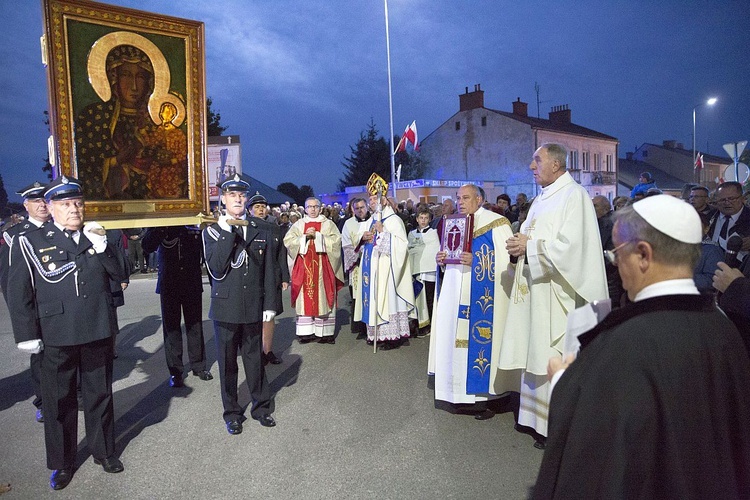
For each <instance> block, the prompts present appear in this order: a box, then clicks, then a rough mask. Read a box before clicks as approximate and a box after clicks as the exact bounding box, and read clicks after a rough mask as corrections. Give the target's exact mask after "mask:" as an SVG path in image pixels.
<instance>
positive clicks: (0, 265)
mask: <svg viewBox="0 0 750 500" xmlns="http://www.w3.org/2000/svg"><path fill="white" fill-rule="evenodd" d="M36 229H37V226H36V224H34V223H33V222H31V221H30V220H28V219H27V220H25V221H21V222H19V223H18V224H14V225H12V226H11V227H9V228H8V229H7V230H5V231H3V235H2V236H3V237H2V238H0V288H2V290H3V297H5V303H6V304H7V303H8V271H9V268H10V247H11V245H13V243H14V242H15V241H16V240H17V239H18V235H19V234H24V233H27V232H29V231H34V230H36Z"/></svg>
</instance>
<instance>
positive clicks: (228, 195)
mask: <svg viewBox="0 0 750 500" xmlns="http://www.w3.org/2000/svg"><path fill="white" fill-rule="evenodd" d="M221 202H222V203H224V206H225V207H227V215H229V216H231V217H233V218H235V219H239V218H241V217H242V216H243V215H244V214H245V204H246V203H247V193H246V192H244V191H226V192H225V193H223V194H222V195H221Z"/></svg>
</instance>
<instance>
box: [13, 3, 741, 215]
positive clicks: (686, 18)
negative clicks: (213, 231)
mask: <svg viewBox="0 0 750 500" xmlns="http://www.w3.org/2000/svg"><path fill="white" fill-rule="evenodd" d="M111 3H112V4H116V5H120V6H125V7H131V8H137V9H140V10H148V11H152V12H156V13H160V14H165V15H171V16H176V17H181V18H186V19H192V20H198V21H202V22H204V23H205V25H206V86H207V95H208V96H211V97H212V98H213V101H214V109H215V110H216V111H219V112H220V113H221V116H222V124H223V125H225V126H228V127H229V128H228V130H227V131H226V134H233V135H239V136H240V138H241V144H242V148H243V158H242V167H243V171H244V172H246V173H248V174H250V175H251V176H253V177H255V178H257V179H259V180H260V181H262V182H265V183H266V184H269V185H271V186H272V187H276V186H277V185H278V184H279V183H281V182H287V181H288V182H293V183H295V184H297V185H302V184H309V185H311V186H312V187H313V188H314V189H315V191H316V193H318V194H322V193H330V192H333V191H334V190H335V188H336V185H337V183H338V180H339V179H340V178H341V177H342V176H343V167H342V166H341V163H342V161H344V159H345V157H347V156H348V155H349V154H350V146H353V145H354V144H355V143H356V142H357V140H358V138H359V136H360V133H361V132H362V131H363V130H365V129H366V128H367V125H368V123H369V122H370V120H371V119H372V120H373V121H374V122H375V124H376V126H377V128H378V130H379V132H380V134H381V135H383V136H385V137H388V135H389V117H388V80H387V73H386V41H385V21H384V9H383V1H382V0H356V1H341V0H327V1H325V2H323V1H300V0H276V1H273V2H271V1H263V2H259V1H253V0H227V1H224V0H217V1H214V2H205V1H191V0H183V1H180V2H176V1H167V0H117V1H113V2H111ZM388 8H389V14H390V16H389V20H390V41H391V68H392V81H393V112H394V131H395V133H396V134H399V135H400V134H401V133H402V132H403V130H404V127H405V126H406V125H408V124H409V123H411V121H412V120H416V121H417V126H418V130H419V136H420V137H425V136H427V135H428V134H429V133H430V132H432V131H433V130H435V129H436V128H437V127H438V126H440V125H441V124H442V123H443V122H445V121H446V120H448V119H449V118H450V117H451V116H452V115H453V114H454V113H456V112H457V111H458V95H459V94H461V93H463V92H464V88H465V87H469V88H470V89H473V88H474V85H475V84H481V87H482V89H483V90H484V91H485V106H486V107H488V108H491V109H497V110H502V111H511V110H512V108H511V102H512V101H514V100H516V98H518V97H520V98H521V100H522V101H525V102H528V103H529V114H530V115H532V116H536V114H537V104H536V93H535V90H534V84H535V82H538V84H539V86H540V87H541V94H540V99H541V101H542V104H541V107H540V110H541V113H540V114H541V117H542V118H546V117H547V114H548V112H549V110H550V108H551V107H552V106H557V105H562V104H567V105H569V107H570V109H571V110H572V120H573V122H574V123H576V124H578V125H582V126H584V127H588V128H591V129H594V130H596V131H598V132H602V133H604V134H607V135H611V136H614V137H616V138H617V139H618V140H619V141H620V149H619V151H620V157H624V156H625V153H626V152H629V151H633V150H634V149H635V147H637V146H639V145H641V144H643V143H646V142H649V143H656V144H661V143H662V141H663V140H665V139H674V140H677V141H678V142H682V143H683V144H684V145H685V147H686V148H688V149H690V148H691V145H692V124H693V122H692V112H693V107H694V106H696V105H698V104H701V103H703V102H705V100H706V99H707V98H709V97H717V98H718V102H717V103H716V104H715V105H714V106H713V107H707V106H699V107H698V109H697V134H696V138H697V141H696V142H697V148H698V149H699V150H700V151H701V152H708V153H711V154H715V155H719V156H725V153H724V151H723V149H722V144H724V143H727V142H735V141H741V140H749V139H750V90H749V89H750V59H749V58H750V50H749V49H750V37H749V36H748V35H747V29H746V25H747V21H746V18H745V16H747V11H748V2H747V0H743V1H718V2H710V1H704V0H695V1H687V2H686V1H675V0H663V1H660V2H646V1H637V0H627V1H603V2H602V1H596V2H594V1H590V0H583V1H558V2H549V3H543V2H517V1H504V0H474V1H467V0H389V2H388ZM0 26H1V27H2V29H0V40H2V43H1V44H0V47H1V48H0V67H2V71H1V72H0V122H1V123H2V133H1V134H0V174H1V175H2V177H3V180H4V182H5V188H6V190H7V191H8V194H9V195H10V198H11V199H12V200H15V201H17V200H18V197H16V196H15V195H12V193H13V192H14V191H16V190H17V189H20V188H21V187H23V186H25V185H27V184H29V183H30V182H32V181H34V180H44V174H43V173H42V171H41V167H42V165H43V161H44V158H45V156H46V148H47V146H46V144H47V143H46V137H47V135H48V131H47V129H46V126H45V125H44V123H43V112H44V110H46V109H47V108H48V98H47V84H46V78H45V72H44V68H43V66H42V64H41V60H40V49H39V37H40V35H41V34H42V14H41V2H40V1H38V0H24V1H20V2H13V1H10V0H0ZM531 154H532V151H529V157H530V156H531ZM727 163H729V158H728V157H727ZM489 177H491V176H488V179H487V180H491V179H490V178H489Z"/></svg>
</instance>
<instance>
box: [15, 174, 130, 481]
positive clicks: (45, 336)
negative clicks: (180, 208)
mask: <svg viewBox="0 0 750 500" xmlns="http://www.w3.org/2000/svg"><path fill="white" fill-rule="evenodd" d="M44 197H45V200H46V201H47V206H48V208H49V211H50V213H51V214H52V219H53V220H52V221H51V222H47V223H46V224H44V225H43V226H42V227H41V228H39V229H38V230H36V231H32V232H30V233H26V234H24V235H22V236H20V237H19V238H18V244H17V245H16V244H14V245H13V248H12V249H11V258H12V259H13V261H14V262H17V263H18V264H19V265H16V264H15V263H14V264H13V265H12V266H11V267H10V274H9V283H11V284H12V286H13V293H12V294H10V295H9V297H8V299H9V300H8V306H9V309H10V311H11V321H12V324H13V332H14V335H15V340H16V342H17V344H18V348H19V349H21V350H22V351H24V352H28V353H37V352H41V350H42V349H44V357H43V358H42V379H41V386H42V398H43V400H44V412H45V419H44V437H45V443H46V448H47V467H48V468H50V469H52V470H53V472H52V475H51V477H50V486H51V487H52V488H53V489H55V490H58V489H62V488H65V487H66V486H67V485H68V483H70V480H71V479H72V477H73V466H74V465H75V457H76V452H77V447H78V437H77V434H78V403H77V397H76V385H77V380H78V379H79V378H80V383H81V393H82V399H83V414H84V419H85V423H86V441H87V443H88V447H89V450H90V452H91V454H92V455H93V457H94V463H96V464H98V465H101V466H102V467H103V469H104V471H105V472H110V473H114V472H121V471H122V470H123V465H122V462H120V460H119V459H118V458H116V457H115V434H114V409H113V403H112V358H113V347H114V343H113V337H114V335H115V334H116V333H117V324H116V319H115V313H114V307H113V305H112V293H111V291H110V280H114V281H117V282H123V281H125V280H126V279H127V276H126V267H125V260H124V257H123V255H122V253H121V252H119V251H117V250H116V249H114V248H113V246H112V245H111V244H108V243H107V237H106V233H105V232H104V229H103V228H102V227H101V226H100V225H99V224H97V223H96V222H88V223H86V225H85V226H84V224H83V219H84V201H83V191H82V189H81V183H80V182H78V181H77V180H76V179H73V178H66V177H65V176H61V177H59V178H58V179H57V180H55V181H53V182H52V183H51V184H50V185H49V186H48V187H47V190H46V191H45V194H44Z"/></svg>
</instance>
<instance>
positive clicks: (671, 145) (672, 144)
mask: <svg viewBox="0 0 750 500" xmlns="http://www.w3.org/2000/svg"><path fill="white" fill-rule="evenodd" d="M662 145H663V146H664V147H665V148H668V149H674V148H675V146H677V141H675V140H674V139H667V140H666V141H664V142H663V143H662Z"/></svg>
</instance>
